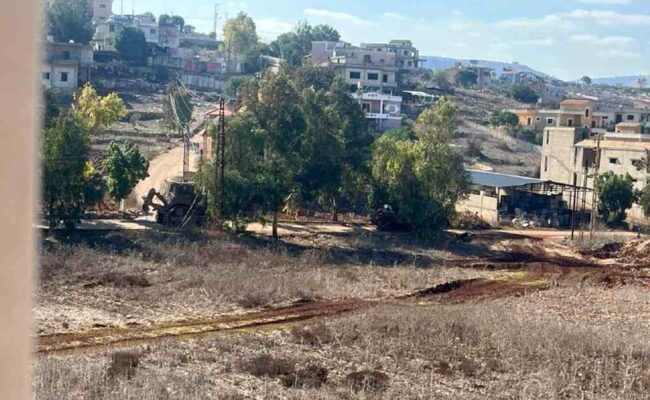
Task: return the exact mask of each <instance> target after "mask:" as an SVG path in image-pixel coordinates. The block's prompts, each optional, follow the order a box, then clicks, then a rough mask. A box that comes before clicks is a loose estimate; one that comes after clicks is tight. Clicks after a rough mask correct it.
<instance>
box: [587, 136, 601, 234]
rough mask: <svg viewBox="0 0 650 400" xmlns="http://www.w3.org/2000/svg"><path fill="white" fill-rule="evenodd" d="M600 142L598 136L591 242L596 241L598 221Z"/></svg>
mask: <svg viewBox="0 0 650 400" xmlns="http://www.w3.org/2000/svg"><path fill="white" fill-rule="evenodd" d="M600 140H601V136H600V134H598V137H597V139H596V167H595V169H594V194H593V198H592V200H591V225H590V230H589V241H593V240H594V231H595V229H596V222H597V220H598V196H599V189H600V188H599V186H600Z"/></svg>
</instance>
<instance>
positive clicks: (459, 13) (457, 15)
mask: <svg viewBox="0 0 650 400" xmlns="http://www.w3.org/2000/svg"><path fill="white" fill-rule="evenodd" d="M451 15H453V16H454V17H462V16H463V15H465V13H464V12H462V11H460V10H454V11H452V12H451Z"/></svg>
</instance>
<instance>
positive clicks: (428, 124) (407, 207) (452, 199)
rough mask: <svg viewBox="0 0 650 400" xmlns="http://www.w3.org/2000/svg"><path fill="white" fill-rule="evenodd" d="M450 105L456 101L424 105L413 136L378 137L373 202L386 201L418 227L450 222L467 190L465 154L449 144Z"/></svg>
mask: <svg viewBox="0 0 650 400" xmlns="http://www.w3.org/2000/svg"><path fill="white" fill-rule="evenodd" d="M451 110H455V107H453V105H451V104H449V103H445V102H442V103H441V104H439V105H437V106H433V107H431V108H430V109H428V110H426V112H425V113H426V114H425V113H423V115H421V116H420V118H418V121H417V123H416V129H415V133H416V135H417V138H416V139H415V140H408V139H407V140H403V138H401V137H399V136H397V135H384V136H382V137H380V138H379V139H378V140H377V141H376V142H375V145H374V149H373V157H372V175H373V178H374V180H375V183H374V187H373V193H372V195H371V198H370V202H371V206H372V207H373V208H377V207H380V206H382V205H383V204H388V205H390V206H391V207H392V208H393V209H394V210H395V211H396V212H397V213H398V214H399V215H400V216H401V218H402V219H404V221H406V222H407V223H408V224H409V225H410V226H412V227H413V228H416V229H440V228H443V227H445V226H447V225H448V224H449V221H450V219H451V217H452V216H453V214H454V210H455V206H456V203H457V202H458V200H460V199H462V198H463V197H464V196H465V194H466V193H467V192H468V191H469V178H468V176H467V172H466V171H465V169H464V165H463V160H462V156H460V155H459V154H458V153H456V152H455V151H454V150H453V149H452V147H451V146H450V144H451V136H450V134H449V132H453V128H452V129H450V121H453V120H454V119H453V118H450V116H449V113H450V111H451ZM443 116H444V117H443Z"/></svg>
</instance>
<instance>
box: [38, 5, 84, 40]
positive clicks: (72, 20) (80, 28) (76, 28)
mask: <svg viewBox="0 0 650 400" xmlns="http://www.w3.org/2000/svg"><path fill="white" fill-rule="evenodd" d="M46 18H47V31H48V32H49V34H50V35H52V36H53V37H54V40H56V41H57V42H69V41H71V40H72V41H74V42H75V43H81V44H88V43H90V41H91V40H92V38H93V35H94V33H95V29H94V27H93V23H92V19H93V8H92V5H91V3H90V0H55V1H54V3H53V4H52V5H51V6H50V7H49V8H48V9H47V15H46Z"/></svg>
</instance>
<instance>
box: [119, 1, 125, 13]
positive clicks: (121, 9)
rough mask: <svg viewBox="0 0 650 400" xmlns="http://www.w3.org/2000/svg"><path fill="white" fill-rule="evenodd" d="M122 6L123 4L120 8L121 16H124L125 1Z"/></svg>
mask: <svg viewBox="0 0 650 400" xmlns="http://www.w3.org/2000/svg"><path fill="white" fill-rule="evenodd" d="M120 4H121V6H120V15H124V0H122V2H121V3H120Z"/></svg>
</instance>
